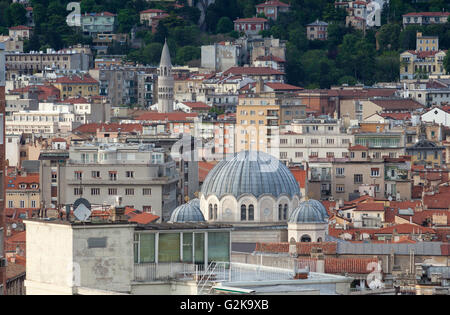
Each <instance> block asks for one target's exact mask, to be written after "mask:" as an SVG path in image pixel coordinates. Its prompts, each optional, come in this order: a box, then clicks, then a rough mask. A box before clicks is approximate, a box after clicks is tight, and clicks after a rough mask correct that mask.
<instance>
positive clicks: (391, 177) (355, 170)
mask: <svg viewBox="0 0 450 315" xmlns="http://www.w3.org/2000/svg"><path fill="white" fill-rule="evenodd" d="M386 170H388V171H389V172H390V173H389V174H387V173H386ZM400 170H402V171H400ZM405 170H406V171H405ZM392 171H394V173H392ZM371 192H373V197H375V198H388V197H391V198H392V199H395V200H400V199H407V198H410V197H411V175H410V167H409V169H408V164H405V160H404V159H397V160H395V159H391V158H380V159H377V158H373V157H371V156H370V155H369V150H368V148H367V147H364V146H362V145H355V146H352V147H350V148H349V156H348V157H346V158H314V159H310V162H309V163H308V196H309V197H310V198H317V199H321V200H327V199H328V200H330V199H332V200H340V199H342V200H344V201H351V200H353V199H356V198H358V197H360V195H361V194H362V193H368V194H370V193H371Z"/></svg>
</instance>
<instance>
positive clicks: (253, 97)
mask: <svg viewBox="0 0 450 315" xmlns="http://www.w3.org/2000/svg"><path fill="white" fill-rule="evenodd" d="M304 109H305V107H304V105H302V103H301V100H300V99H299V98H296V97H295V96H293V95H291V94H289V93H286V94H278V93H276V92H265V91H264V83H263V81H262V80H259V81H258V82H256V86H255V92H251V93H247V94H241V95H240V96H239V104H238V106H237V109H236V151H237V152H239V151H243V150H259V151H263V152H267V150H268V148H271V149H273V148H275V147H274V146H273V143H274V141H275V143H276V144H277V143H278V136H279V133H280V124H284V122H285V121H290V120H292V119H298V118H304V117H305V111H304ZM286 111H287V112H288V116H287V117H286V113H285V112H286ZM292 112H293V113H294V114H292ZM296 112H298V116H297V115H296Z"/></svg>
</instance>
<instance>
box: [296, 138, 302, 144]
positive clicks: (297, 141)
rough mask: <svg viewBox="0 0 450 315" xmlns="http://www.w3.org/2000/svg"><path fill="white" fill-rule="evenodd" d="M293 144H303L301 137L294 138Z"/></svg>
mask: <svg viewBox="0 0 450 315" xmlns="http://www.w3.org/2000/svg"><path fill="white" fill-rule="evenodd" d="M295 144H303V139H295Z"/></svg>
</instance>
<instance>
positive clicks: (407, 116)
mask: <svg viewBox="0 0 450 315" xmlns="http://www.w3.org/2000/svg"><path fill="white" fill-rule="evenodd" d="M380 115H381V117H383V118H391V119H394V120H409V119H411V113H381V114H380Z"/></svg>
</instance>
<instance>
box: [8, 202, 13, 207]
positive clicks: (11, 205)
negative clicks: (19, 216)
mask: <svg viewBox="0 0 450 315" xmlns="http://www.w3.org/2000/svg"><path fill="white" fill-rule="evenodd" d="M8 208H14V201H12V200H8Z"/></svg>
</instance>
